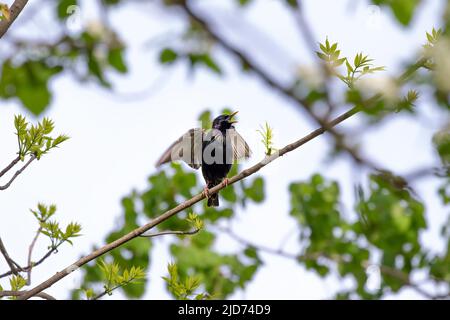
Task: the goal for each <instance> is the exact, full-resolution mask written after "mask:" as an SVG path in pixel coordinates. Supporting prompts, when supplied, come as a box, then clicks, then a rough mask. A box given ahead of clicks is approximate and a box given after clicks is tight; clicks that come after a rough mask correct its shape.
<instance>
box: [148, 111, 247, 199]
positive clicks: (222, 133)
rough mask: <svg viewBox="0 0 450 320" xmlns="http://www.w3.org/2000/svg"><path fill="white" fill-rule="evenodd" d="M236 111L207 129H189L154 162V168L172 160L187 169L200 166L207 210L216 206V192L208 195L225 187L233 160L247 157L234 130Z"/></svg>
mask: <svg viewBox="0 0 450 320" xmlns="http://www.w3.org/2000/svg"><path fill="white" fill-rule="evenodd" d="M236 114H237V111H236V112H234V113H232V114H230V115H227V114H222V115H220V116H218V117H217V118H215V119H214V121H213V123H212V128H211V129H210V130H203V129H200V128H195V129H191V130H189V131H188V132H186V133H185V134H184V135H183V136H181V137H180V138H179V139H178V140H177V141H175V142H174V143H173V144H172V145H171V146H170V147H169V148H168V149H167V150H166V152H164V154H163V155H162V156H161V158H160V159H159V160H158V162H157V163H156V167H159V166H161V165H162V164H164V163H167V162H171V161H174V160H183V161H184V162H186V163H187V164H188V165H189V166H190V167H192V168H194V169H199V168H200V167H202V174H203V178H204V179H205V181H206V187H205V189H204V193H205V195H206V196H207V198H208V206H209V207H217V206H219V196H218V194H217V193H215V194H209V189H211V188H213V187H214V186H216V185H218V184H220V183H222V182H224V183H225V184H228V179H227V175H228V173H229V172H230V170H231V166H232V165H233V163H234V162H235V161H238V160H240V159H243V158H248V157H249V156H250V154H251V151H250V148H249V146H248V144H247V142H245V140H244V139H243V138H242V136H241V135H240V134H239V133H238V132H237V131H236V129H235V127H234V124H235V123H236V122H237V121H236V120H234V119H233V118H234V116H235V115H236Z"/></svg>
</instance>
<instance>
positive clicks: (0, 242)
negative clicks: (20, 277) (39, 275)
mask: <svg viewBox="0 0 450 320" xmlns="http://www.w3.org/2000/svg"><path fill="white" fill-rule="evenodd" d="M0 252H1V254H2V255H3V257H4V258H5V260H6V263H7V264H8V266H9V269H11V270H10V274H17V273H18V271H20V266H19V265H18V264H17V263H16V262H14V260H13V259H11V257H10V256H9V254H8V251H6V247H5V245H4V244H3V240H2V238H0Z"/></svg>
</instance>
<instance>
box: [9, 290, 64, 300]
mask: <svg viewBox="0 0 450 320" xmlns="http://www.w3.org/2000/svg"><path fill="white" fill-rule="evenodd" d="M26 292H27V291H11V290H4V291H0V298H2V297H20V296H22V295H24V294H25V293H26ZM34 296H35V297H38V298H41V299H44V300H56V298H55V297H53V296H51V295H49V294H48V293H45V292H39V293H38V294H36V295H34Z"/></svg>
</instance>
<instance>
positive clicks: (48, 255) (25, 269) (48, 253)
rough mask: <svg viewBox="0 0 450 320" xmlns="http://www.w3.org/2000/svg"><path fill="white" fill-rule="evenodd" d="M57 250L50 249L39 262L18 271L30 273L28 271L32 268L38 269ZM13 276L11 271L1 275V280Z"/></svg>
mask: <svg viewBox="0 0 450 320" xmlns="http://www.w3.org/2000/svg"><path fill="white" fill-rule="evenodd" d="M56 249H57V248H52V249H50V250H49V251H48V252H47V253H46V254H45V255H44V256H43V257H42V258H41V259H39V260H38V261H37V262H33V263H32V264H29V265H28V266H26V267H23V268H22V267H20V268H19V267H18V268H17V269H18V271H20V272H28V270H30V268H34V267H37V266H38V265H40V264H41V263H43V262H44V261H45V260H46V259H47V258H48V257H50V256H51V254H52V253H53V252H55V251H56ZM11 274H13V272H11V271H8V272H5V273H3V274H1V275H0V279H1V278H4V277H7V276H10V275H11Z"/></svg>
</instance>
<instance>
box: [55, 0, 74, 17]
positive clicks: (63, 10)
mask: <svg viewBox="0 0 450 320" xmlns="http://www.w3.org/2000/svg"><path fill="white" fill-rule="evenodd" d="M77 4H78V2H77V0H59V1H58V5H57V10H56V11H57V15H58V18H59V19H60V20H62V19H65V18H67V17H68V16H69V15H70V14H71V12H70V11H69V7H70V6H74V5H77Z"/></svg>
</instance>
